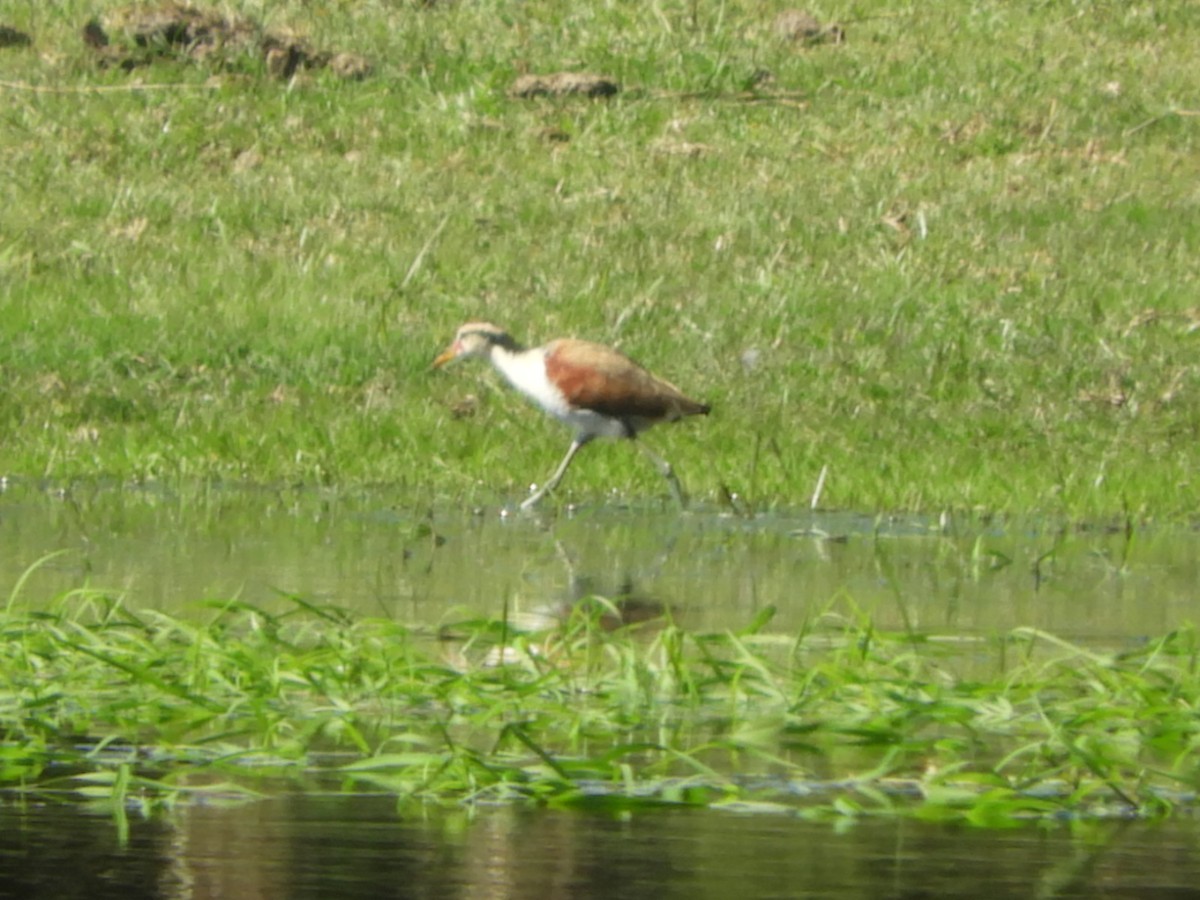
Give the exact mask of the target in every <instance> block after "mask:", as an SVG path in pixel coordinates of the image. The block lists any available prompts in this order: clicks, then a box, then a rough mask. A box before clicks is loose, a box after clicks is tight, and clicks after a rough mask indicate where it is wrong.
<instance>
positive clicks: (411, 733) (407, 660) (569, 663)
mask: <svg viewBox="0 0 1200 900" xmlns="http://www.w3.org/2000/svg"><path fill="white" fill-rule="evenodd" d="M295 600H296V602H295V603H294V605H293V606H292V607H291V608H290V609H288V610H286V611H285V612H282V613H279V612H276V613H267V612H265V611H263V610H261V609H257V608H255V607H253V606H252V605H249V604H245V603H242V602H230V603H225V604H213V605H211V608H210V609H209V610H208V611H207V613H206V614H204V615H201V616H196V617H190V618H186V619H182V618H176V617H172V616H167V615H164V614H161V613H149V612H134V611H130V610H128V609H126V608H125V606H124V604H123V603H121V602H120V601H119V600H117V599H114V598H111V597H108V596H105V595H98V594H92V593H90V592H87V591H78V592H73V593H72V594H71V595H69V596H67V597H64V598H61V599H60V600H59V601H58V602H57V603H55V604H53V605H51V607H50V609H49V610H48V611H41V612H32V611H28V610H22V609H19V608H16V609H14V608H10V609H9V610H8V611H7V613H5V616H4V619H3V621H0V633H2V634H3V635H4V636H5V641H4V642H3V644H2V645H0V685H3V689H2V690H0V786H3V787H4V788H5V789H8V790H19V791H23V792H33V793H42V794H45V795H48V796H49V795H60V794H65V795H66V796H72V795H73V796H76V797H78V798H80V799H95V798H96V797H98V796H100V795H103V794H104V792H105V791H108V792H109V793H108V794H107V795H105V796H107V798H108V800H109V801H110V802H114V803H117V804H118V805H120V807H121V808H122V809H123V810H125V809H126V808H127V807H128V808H131V809H138V810H141V811H143V812H145V811H149V810H152V809H154V808H156V807H158V806H160V805H164V804H167V805H169V804H172V803H176V802H186V801H187V799H188V798H189V797H191V796H193V795H195V794H197V793H199V794H204V795H206V796H212V797H214V798H218V799H224V800H235V799H237V798H239V797H253V796H255V795H256V794H260V793H270V792H272V791H275V790H279V789H281V788H285V787H288V786H291V787H297V786H299V787H304V786H316V785H324V786H325V787H326V788H328V787H330V786H336V787H340V788H341V789H343V790H347V791H385V792H388V793H392V794H394V795H395V796H396V797H397V800H398V802H399V803H401V804H402V805H407V804H409V803H420V802H433V803H470V802H522V803H547V804H554V805H558V806H577V807H580V808H588V809H611V810H614V811H615V810H619V809H620V810H637V809H650V808H653V807H654V806H656V805H661V804H685V805H712V806H728V807H729V808H730V809H739V810H742V811H748V810H750V809H764V810H765V809H768V808H769V809H775V810H786V811H788V812H790V813H793V814H799V815H806V816H816V817H822V816H834V817H842V816H862V815H917V816H921V817H926V818H935V819H949V820H961V821H964V822H969V823H973V824H976V825H986V826H998V825H1007V824H1012V823H1015V822H1019V821H1023V820H1026V819H1029V818H1045V817H1051V818H1056V817H1064V816H1066V817H1091V816H1114V815H1116V816H1161V815H1168V814H1170V813H1171V812H1172V811H1173V810H1175V809H1191V808H1193V807H1194V805H1195V802H1196V794H1195V792H1196V789H1197V786H1198V783H1200V782H1198V780H1200V768H1198V766H1197V762H1196V760H1197V758H1198V757H1197V753H1196V751H1197V749H1198V745H1200V719H1198V718H1197V716H1196V708H1197V704H1198V703H1200V676H1198V675H1197V666H1196V656H1197V641H1196V635H1195V633H1194V631H1192V630H1191V629H1180V630H1178V631H1174V632H1171V633H1169V634H1167V635H1164V636H1162V637H1160V638H1157V639H1154V640H1151V641H1147V642H1146V644H1145V645H1144V646H1142V647H1139V648H1137V649H1134V650H1125V651H1122V652H1110V651H1105V650H1100V649H1095V648H1086V647H1079V646H1075V645H1072V644H1070V643H1068V642H1065V641H1062V640H1060V639H1057V638H1055V637H1054V636H1053V635H1048V634H1043V633H1040V632H1036V631H1034V630H1031V629H1017V630H1015V631H1013V632H1012V633H1010V634H1007V635H1003V636H1000V637H998V638H997V639H996V640H994V641H991V642H988V643H987V644H986V649H987V651H988V652H987V658H986V663H985V664H984V665H983V669H985V670H986V671H984V672H983V673H982V674H981V666H980V662H979V656H980V653H981V650H982V649H983V647H982V646H981V644H980V642H978V641H971V642H963V643H959V642H954V641H947V640H933V638H935V637H937V636H936V635H925V634H918V633H914V632H911V631H910V632H907V633H902V634H887V633H882V632H879V631H877V630H874V629H872V628H871V627H870V625H869V623H865V624H864V623H862V622H861V621H855V620H854V618H853V617H851V618H850V619H843V618H840V617H838V618H834V617H830V616H827V617H826V618H825V619H823V620H822V621H819V622H814V623H812V624H811V625H810V626H809V627H808V628H807V629H806V630H805V632H804V633H803V634H802V635H800V636H799V637H797V636H794V635H780V634H774V633H771V632H770V631H769V629H768V627H767V623H766V622H765V621H764V619H763V618H762V617H760V618H759V619H758V620H757V621H756V623H755V627H754V628H753V629H748V630H744V631H743V632H742V633H740V634H733V633H730V632H721V633H695V632H689V631H686V630H684V629H681V628H679V627H678V626H676V625H673V624H670V623H658V624H655V625H642V626H639V627H633V628H618V629H617V630H615V631H614V630H611V622H610V621H609V622H608V623H606V620H605V619H604V617H603V616H602V615H601V613H603V612H610V611H611V610H613V609H615V606H614V605H613V604H610V603H608V602H607V601H603V600H597V601H596V602H595V603H593V604H583V607H584V608H583V609H582V610H577V611H576V612H575V613H572V614H571V615H569V616H568V617H567V619H566V620H565V621H564V622H563V623H562V624H561V625H559V626H556V627H554V628H550V629H544V630H539V631H523V630H521V629H519V628H517V627H516V626H515V625H514V624H513V623H511V622H507V623H506V622H503V621H497V622H491V621H482V622H469V623H451V624H448V625H447V626H445V627H444V628H443V629H441V630H440V632H434V633H429V632H426V631H424V630H421V629H411V628H407V627H404V626H402V625H399V624H397V623H395V622H392V621H388V620H383V619H377V618H368V617H358V616H355V615H351V614H349V613H347V612H345V611H343V610H339V609H336V608H334V607H327V606H321V605H317V604H313V603H311V602H308V601H304V600H302V599H301V598H295ZM589 607H590V611H588V608H589ZM968 656H969V657H970V664H969V665H968V664H967V657H968Z"/></svg>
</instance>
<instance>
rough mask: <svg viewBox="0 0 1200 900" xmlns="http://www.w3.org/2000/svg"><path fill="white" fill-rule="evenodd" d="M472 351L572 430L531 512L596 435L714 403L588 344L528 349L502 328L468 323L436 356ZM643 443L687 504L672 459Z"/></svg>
mask: <svg viewBox="0 0 1200 900" xmlns="http://www.w3.org/2000/svg"><path fill="white" fill-rule="evenodd" d="M472 356H478V357H482V358H484V359H486V360H488V361H490V362H491V364H492V365H493V366H495V367H496V368H497V369H498V370H499V371H500V374H501V375H503V376H504V377H505V378H506V379H507V380H508V382H509V383H510V384H511V385H512V386H513V387H515V388H516V389H517V390H518V391H520V392H521V393H522V394H524V395H525V396H526V397H528V398H529V399H530V400H532V401H533V402H534V403H536V404H537V405H538V406H540V407H541V408H542V409H544V410H545V411H546V412H548V413H549V414H550V415H552V416H554V417H555V418H556V419H559V420H561V421H563V422H565V423H566V424H568V425H570V426H571V427H572V428H574V429H575V438H574V440H572V441H571V446H570V448H569V449H568V450H567V455H566V456H564V457H563V461H562V462H561V463H559V464H558V468H557V469H556V470H555V472H554V474H553V475H551V476H550V480H549V481H547V482H546V483H545V484H543V485H542V486H541V487H540V488H538V489H537V490H536V491H534V493H533V494H532V495H531V496H530V497H528V498H527V499H526V500H525V501H524V502H523V503H522V504H521V509H528V508H529V507H531V506H533V505H534V504H535V503H537V502H538V501H539V500H541V499H542V498H543V497H545V496H546V494H548V493H550V491H552V490H554V488H555V487H556V486H557V485H558V483H559V482H560V481H561V480H562V477H563V475H564V474H566V471H567V468H568V467H569V466H570V465H571V460H572V459H574V458H575V454H576V453H578V452H579V449H580V448H581V447H583V445H584V444H587V443H588V442H589V441H591V440H592V439H593V438H597V437H611V438H628V439H630V440H632V439H633V438H636V437H637V435H638V433H639V432H642V431H645V430H646V429H647V428H649V427H650V426H651V425H657V424H658V423H659V422H674V421H675V420H676V419H682V418H683V417H684V416H696V415H706V414H707V413H708V411H709V406H708V404H706V403H698V402H697V401H695V400H690V399H688V398H687V397H685V396H684V395H683V393H682V392H680V390H679V388H677V387H675V385H673V384H670V383H668V382H666V381H663V380H662V379H661V378H657V377H655V376H654V375H651V374H650V373H649V372H647V371H646V370H645V369H643V368H642V367H641V366H640V365H638V364H637V363H635V362H634V361H633V360H631V359H630V358H629V357H628V356H626V355H625V354H623V353H620V352H618V351H616V350H613V349H612V348H611V347H605V346H604V345H603V344H593V343H591V342H590V341H577V340H573V339H571V338H560V339H559V340H556V341H551V342H550V343H548V344H545V345H544V346H541V347H531V348H528V349H527V348H525V347H523V346H521V345H520V344H518V343H517V342H516V341H515V340H513V338H512V337H511V336H510V335H509V333H508V332H507V331H505V330H504V329H503V328H499V327H497V326H495V325H491V324H488V323H487V322H469V323H467V324H466V325H464V326H462V328H460V329H458V333H457V334H456V335H455V336H454V343H452V344H451V345H450V346H449V347H448V348H446V350H445V352H444V353H442V354H441V355H440V356H438V358H437V359H435V360H434V361H433V366H434V368H440V367H441V366H444V365H445V364H446V363H448V362H450V361H451V360H455V359H463V358H468V357H472ZM638 446H639V447H641V448H642V450H643V451H644V452H645V453H646V455H647V456H648V457H649V458H650V459H651V460H652V461H653V462H654V464H655V466H657V467H658V470H659V472H661V473H662V475H663V477H664V478H666V479H667V483H668V484H669V485H670V486H671V492H672V494H674V495H675V499H676V500H678V501H679V503H680V504H681V505H682V503H683V491H682V490H681V489H680V487H679V480H678V479H677V478H676V477H675V473H674V471H673V470H672V469H671V465H670V463H668V462H667V461H666V460H665V459H663V458H662V457H660V456H658V455H657V454H655V453H652V452H651V451H650V450H648V449H647V448H646V447H644V446H643V445H641V444H639V445H638Z"/></svg>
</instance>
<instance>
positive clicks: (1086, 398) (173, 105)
mask: <svg viewBox="0 0 1200 900" xmlns="http://www.w3.org/2000/svg"><path fill="white" fill-rule="evenodd" d="M115 6H116V4H113V3H109V2H100V0H97V2H94V3H84V2H81V0H68V2H63V3H57V4H53V5H52V6H45V5H41V4H33V3H29V4H13V5H11V6H10V7H9V9H8V11H7V12H6V13H5V15H6V16H8V17H9V20H8V21H7V22H6V23H5V24H8V25H11V26H14V27H17V28H21V29H23V30H25V31H27V32H28V33H29V34H30V35H31V36H32V39H33V42H32V44H31V45H30V46H28V47H12V48H7V49H3V50H0V80H3V81H4V82H5V84H4V85H3V86H2V87H0V94H2V95H3V102H2V103H0V168H2V169H3V171H5V172H6V173H9V174H8V176H7V177H5V178H4V179H2V180H0V304H2V307H3V316H4V320H5V327H4V338H3V340H0V372H2V373H3V377H4V382H5V390H4V391H3V393H2V394H0V432H2V433H3V437H2V438H0V473H5V474H22V475H32V476H42V475H45V476H49V477H51V478H55V479H69V478H72V477H76V476H91V475H97V474H104V475H115V476H117V477H122V478H125V477H130V478H167V479H174V478H212V477H218V478H247V479H252V480H256V481H298V482H307V483H313V482H319V483H335V484H336V483H364V482H367V483H369V482H387V483H391V484H400V485H410V486H411V487H412V488H413V490H414V492H415V495H416V496H419V497H432V496H454V497H469V496H471V495H473V494H475V493H476V492H478V491H480V490H481V488H482V489H483V490H486V491H493V490H494V491H502V492H511V493H513V494H514V495H515V494H516V493H517V492H519V491H521V490H523V488H524V486H525V485H526V484H528V482H529V481H531V480H540V479H541V478H543V477H544V476H545V474H546V473H547V471H548V470H549V469H550V468H551V467H552V466H553V464H554V462H555V461H556V459H557V457H558V455H559V454H560V453H561V452H562V450H563V449H564V448H565V444H566V436H565V434H563V433H562V432H561V431H560V430H559V428H558V426H554V425H552V424H549V423H545V422H543V421H541V419H540V416H539V415H538V414H536V413H534V412H531V411H529V410H527V409H525V408H524V406H523V404H522V402H521V401H520V400H519V399H517V398H515V397H512V396H511V395H510V394H508V393H506V392H504V391H503V390H501V389H500V387H499V384H498V382H497V380H496V378H495V377H494V376H492V375H491V374H490V373H484V372H483V371H481V370H471V371H466V370H458V371H454V372H451V373H439V374H437V375H432V374H430V373H429V372H428V369H427V367H428V364H429V361H430V360H431V359H432V357H433V355H434V354H435V353H436V352H437V351H438V350H439V349H441V347H442V346H444V344H445V343H446V342H447V341H448V339H449V337H450V336H451V335H452V333H453V331H454V328H455V327H456V326H457V325H458V324H459V323H460V322H461V321H463V320H465V319H468V318H488V319H492V320H495V321H498V322H501V323H503V324H505V325H507V326H508V327H510V328H511V329H512V330H513V331H514V333H516V334H518V335H521V336H525V337H527V338H528V339H529V340H531V341H538V340H541V339H544V338H548V337H552V336H557V335H559V334H576V335H579V336H587V337H591V338H594V339H598V340H603V341H609V342H615V343H617V344H619V345H620V346H621V347H622V348H623V349H624V350H625V351H627V352H629V353H630V354H631V355H633V356H635V357H637V358H639V359H641V360H643V361H644V362H646V363H647V364H648V365H650V366H651V367H652V368H653V369H655V370H656V371H659V372H661V373H662V374H664V375H666V376H667V377H669V378H671V379H672V380H673V381H675V382H677V383H678V384H680V386H682V387H684V388H685V389H686V390H688V391H689V392H690V393H692V394H695V395H697V396H699V397H701V398H703V399H705V400H707V401H709V402H711V403H712V404H713V405H714V408H715V413H716V414H715V415H714V416H713V417H711V418H710V419H709V420H707V421H703V422H700V423H689V424H687V425H685V426H680V427H678V428H673V429H670V430H667V429H664V430H663V432H661V433H658V434H656V435H652V436H651V437H650V440H651V441H653V443H654V445H655V446H656V447H657V448H658V449H660V450H661V451H662V452H664V453H665V454H666V455H667V456H668V457H669V458H671V459H672V461H674V462H675V464H676V466H677V468H678V469H679V470H680V472H681V473H682V475H683V477H684V479H685V482H686V483H687V485H688V487H689V489H690V490H691V492H692V493H693V494H694V495H696V496H699V497H709V498H711V497H718V496H720V495H721V494H722V492H723V490H728V491H730V492H733V493H737V494H740V495H742V496H743V497H746V498H748V499H749V501H750V502H751V503H752V504H755V505H760V506H769V505H773V504H798V503H804V502H806V501H807V499H808V498H809V496H810V494H811V492H812V491H813V489H814V486H815V484H816V482H817V479H818V475H819V473H820V471H821V469H822V467H825V466H827V467H828V473H829V474H828V478H827V481H826V483H825V490H824V495H823V502H824V503H825V504H827V505H831V506H841V507H858V508H866V509H900V508H909V509H912V508H918V509H933V510H937V509H942V508H962V507H982V508H986V509H1001V510H1009V509H1013V510H1021V511H1025V512H1029V511H1050V512H1054V513H1063V514H1067V515H1072V516H1094V515H1109V514H1114V513H1120V512H1124V511H1132V512H1134V513H1139V514H1145V515H1149V516H1153V517H1161V518H1175V517H1184V516H1189V515H1191V514H1192V513H1194V511H1195V509H1196V507H1197V502H1196V501H1197V485H1196V483H1195V480H1194V472H1195V471H1196V469H1197V465H1198V464H1200V449H1198V448H1200V440H1197V437H1198V435H1197V427H1198V425H1197V423H1200V397H1198V387H1200V375H1198V372H1197V366H1196V362H1195V360H1196V358H1197V354H1196V342H1197V340H1198V336H1197V327H1198V325H1200V311H1198V307H1197V301H1196V294H1197V282H1198V280H1200V279H1198V270H1200V267H1198V266H1197V264H1196V255H1195V252H1194V251H1195V248H1196V246H1197V245H1198V243H1200V240H1198V238H1200V224H1198V223H1200V216H1197V199H1198V198H1197V187H1196V185H1197V184H1198V183H1200V179H1198V177H1197V176H1198V175H1200V162H1197V160H1200V154H1198V153H1197V140H1196V135H1197V128H1200V119H1197V118H1195V117H1194V115H1193V113H1195V112H1196V107H1197V105H1198V103H1197V101H1195V97H1196V96H1197V92H1198V88H1200V74H1198V73H1197V69H1196V66H1195V64H1194V48H1195V46H1196V44H1197V41H1198V39H1200V9H1198V8H1197V7H1195V6H1192V5H1189V4H1161V5H1158V6H1157V7H1156V6H1151V5H1133V6H1129V5H1127V4H1120V3H1109V2H1099V0H1096V2H1085V3H1067V2H1050V3H1041V4H1025V3H1017V4H1014V3H1009V2H1001V0H995V2H982V3H972V4H967V5H964V4H903V3H895V2H884V0H864V2H860V3H855V4H853V5H851V6H846V5H842V6H826V7H822V8H821V9H819V10H816V12H817V13H818V14H819V15H821V16H822V17H823V18H826V19H837V20H839V21H841V22H842V23H843V25H844V28H845V31H846V35H847V40H846V42H845V43H842V44H823V45H818V46H812V47H800V46H797V45H795V44H792V43H788V42H785V41H782V40H780V39H779V38H778V37H776V36H775V35H774V34H773V33H772V30H771V20H772V18H773V16H774V13H775V9H774V8H770V7H767V6H764V5H762V4H758V3H751V2H731V3H725V4H719V5H715V6H714V5H703V4H695V3H685V2H676V0H667V2H663V3H653V4H649V5H644V4H643V5H636V4H617V3H608V4H568V5H565V6H564V4H561V3H554V2H541V0H533V2H529V3H524V4H521V5H520V6H518V7H514V6H512V5H511V4H505V3H498V2H492V0H480V2H462V3H445V4H442V3H438V4H431V5H430V6H428V7H426V6H423V5H421V4H417V3H414V4H411V5H408V4H394V3H386V4H385V3H381V2H372V0H362V2H338V3H335V2H312V3H304V4H300V3H291V4H288V3H284V4H271V5H270V11H269V13H267V14H265V15H266V23H267V24H269V25H271V26H285V25H286V26H290V27H294V28H297V29H300V30H303V31H305V32H306V33H307V34H309V35H310V37H311V40H312V41H313V42H314V43H315V44H318V45H320V46H323V47H329V48H331V49H338V50H353V51H355V52H359V53H362V54H364V55H365V56H367V57H369V58H370V59H371V60H372V61H373V62H374V65H375V69H374V72H373V74H372V75H371V76H370V77H368V78H367V79H365V80H362V81H345V80H340V79H338V78H337V77H335V76H334V75H333V74H331V73H328V72H311V73H308V72H304V73H301V74H300V75H299V76H297V77H296V78H295V79H292V80H290V81H289V80H281V79H278V78H274V77H272V76H271V75H270V74H269V73H268V72H267V71H266V67H265V66H264V65H263V64H262V63H261V61H258V60H255V59H245V60H242V61H240V62H235V63H234V64H232V65H229V64H218V63H216V62H212V61H206V62H203V63H197V62H195V61H192V60H187V59H176V60H164V61H159V62H157V63H155V64H153V65H151V66H148V67H144V68H138V69H135V70H133V71H132V72H125V71H123V70H122V69H121V68H119V67H109V68H102V67H100V66H98V65H97V62H96V59H95V57H94V53H93V51H91V50H89V49H88V48H86V47H85V46H84V45H83V42H82V41H81V40H80V37H79V29H80V26H81V25H82V24H83V22H85V21H86V20H87V19H88V18H89V17H90V16H91V15H93V14H94V13H96V12H97V11H98V10H103V9H111V8H113V7H115ZM263 6H264V5H263V4H258V3H250V2H247V3H233V4H228V5H227V6H225V7H223V8H227V9H236V10H240V11H241V12H243V13H245V14H247V15H251V16H255V17H259V18H261V17H263V16H264V12H263ZM560 69H574V70H588V71H593V72H598V73H601V74H605V75H609V76H611V77H613V78H614V79H616V80H617V81H618V82H619V83H620V84H621V85H622V88H623V89H622V91H621V93H620V94H618V95H617V96H615V97H613V98H611V99H608V100H604V101H589V100H583V99H579V98H574V99H561V100H546V99H542V100H533V101H528V100H516V99H511V98H509V97H508V96H507V95H506V89H507V87H508V86H509V84H510V83H511V82H512V80H513V79H514V77H515V76H516V75H517V74H518V73H520V72H522V71H526V70H528V71H534V72H545V71H556V70H560ZM764 72H766V73H770V77H769V78H767V77H764V76H763V75H762V73H764ZM135 84H136V85H137V87H136V89H131V87H132V86H134V85H135ZM463 412H466V413H467V414H466V415H460V414H461V413H463ZM514 445H516V446H519V448H520V450H519V452H514V451H513V449H512V448H513V446H514ZM565 488H566V490H567V492H568V493H567V496H572V495H573V496H575V497H576V498H588V497H593V498H594V497H596V496H599V495H601V494H602V492H604V491H606V490H608V489H610V488H616V489H619V490H622V491H626V492H629V493H630V494H634V495H646V494H651V493H657V492H659V491H661V485H660V484H659V483H658V480H657V476H656V475H655V473H654V472H653V471H652V470H651V469H650V468H649V467H648V466H646V465H645V463H644V461H642V460H641V459H640V458H639V456H638V455H636V454H633V453H631V452H629V450H628V448H602V449H596V448H592V449H589V451H588V452H587V453H586V454H585V456H584V457H582V458H581V460H580V462H579V464H578V465H577V466H576V468H575V470H574V471H573V472H572V473H571V475H570V478H569V480H568V482H567V483H566V485H565Z"/></svg>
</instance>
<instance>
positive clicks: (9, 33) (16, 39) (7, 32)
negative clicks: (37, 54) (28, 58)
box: [0, 25, 33, 48]
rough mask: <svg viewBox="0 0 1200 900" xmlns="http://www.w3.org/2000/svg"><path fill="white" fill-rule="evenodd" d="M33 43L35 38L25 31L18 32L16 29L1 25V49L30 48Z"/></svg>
mask: <svg viewBox="0 0 1200 900" xmlns="http://www.w3.org/2000/svg"><path fill="white" fill-rule="evenodd" d="M32 43H33V38H31V37H30V36H29V35H27V34H26V33H25V32H23V31H18V30H17V29H16V28H11V27H9V26H8V25H0V48H3V47H28V46H29V45H30V44H32Z"/></svg>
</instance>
